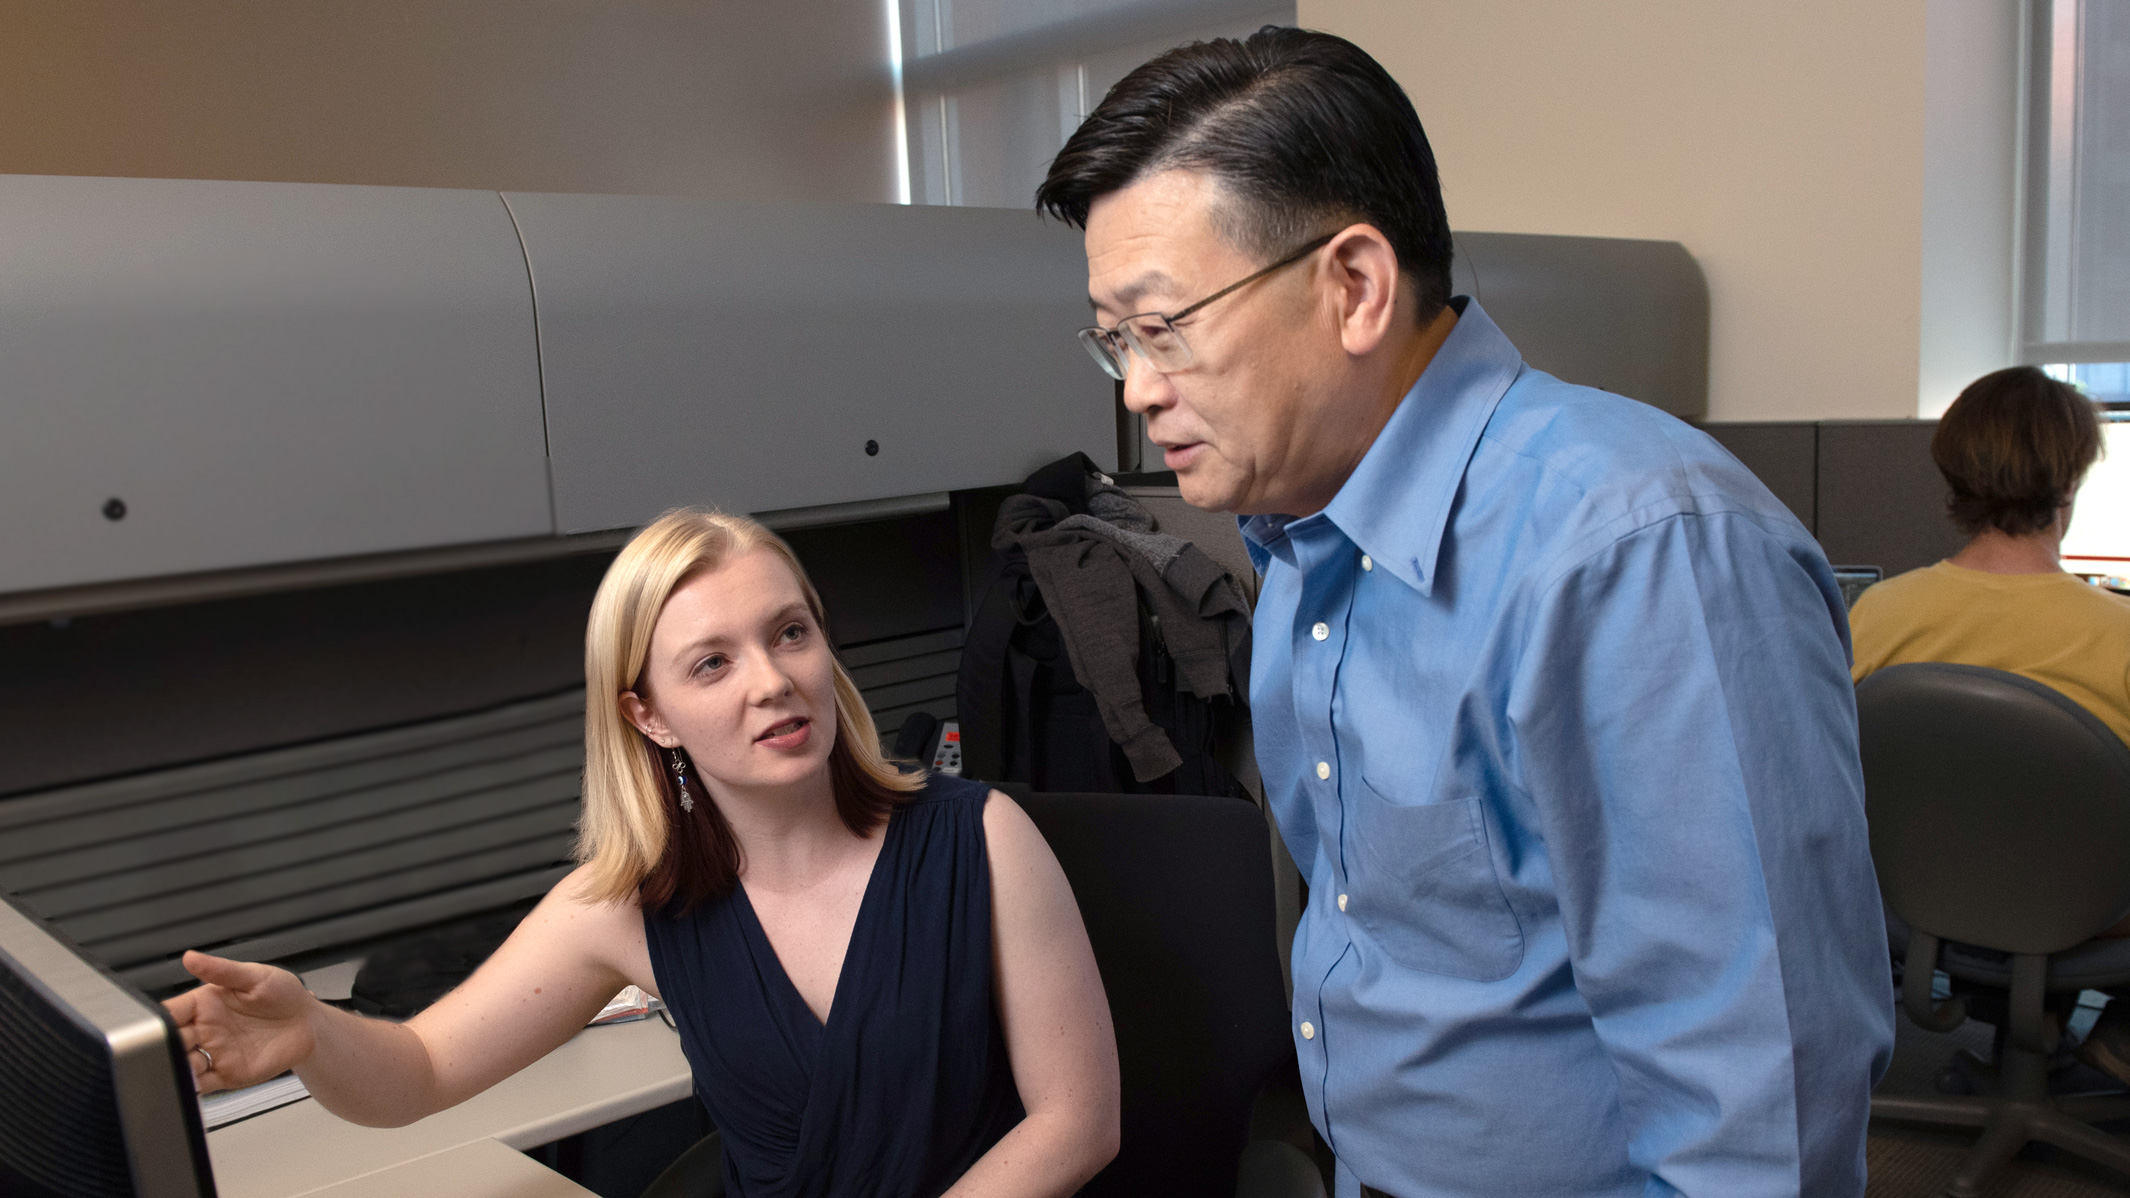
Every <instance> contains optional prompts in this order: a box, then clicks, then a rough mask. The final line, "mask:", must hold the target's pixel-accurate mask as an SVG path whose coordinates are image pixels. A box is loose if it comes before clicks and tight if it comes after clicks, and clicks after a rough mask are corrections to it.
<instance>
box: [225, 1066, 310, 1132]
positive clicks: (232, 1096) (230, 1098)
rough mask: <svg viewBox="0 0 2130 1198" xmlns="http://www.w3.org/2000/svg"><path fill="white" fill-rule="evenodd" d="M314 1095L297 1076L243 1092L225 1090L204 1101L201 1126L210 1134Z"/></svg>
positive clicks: (269, 1082)
mask: <svg viewBox="0 0 2130 1198" xmlns="http://www.w3.org/2000/svg"><path fill="white" fill-rule="evenodd" d="M310 1096H311V1092H310V1091H309V1090H306V1089H304V1087H303V1080H302V1079H301V1078H299V1077H297V1076H296V1075H295V1074H293V1073H284V1074H282V1075H281V1076H280V1077H276V1078H272V1079H269V1080H267V1081H263V1082H260V1083H259V1084H258V1085H256V1086H246V1087H244V1088H243V1089H241V1090H224V1091H222V1092H221V1093H219V1094H209V1095H208V1096H207V1097H205V1098H202V1099H200V1122H201V1123H202V1124H204V1125H205V1126H206V1128H207V1130H208V1131H213V1130H214V1129H215V1128H217V1127H220V1126H222V1125H223V1124H225V1123H235V1122H236V1121H237V1120H239V1119H249V1118H251V1117H252V1116H253V1115H257V1114H259V1113H261V1112H263V1111H270V1110H273V1109H274V1108H275V1107H277V1106H287V1105H288V1104H289V1103H292V1102H300V1101H302V1100H303V1099H306V1098H309V1097H310Z"/></svg>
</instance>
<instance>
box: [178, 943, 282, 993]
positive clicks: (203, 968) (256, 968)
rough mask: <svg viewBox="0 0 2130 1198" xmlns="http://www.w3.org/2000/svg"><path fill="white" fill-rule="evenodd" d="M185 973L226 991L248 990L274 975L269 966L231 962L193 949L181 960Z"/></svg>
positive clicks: (247, 962)
mask: <svg viewBox="0 0 2130 1198" xmlns="http://www.w3.org/2000/svg"><path fill="white" fill-rule="evenodd" d="M182 964H183V965H184V966H185V972H187V973H189V974H191V975H192V976H194V977H196V978H198V979H200V980H201V981H203V982H212V983H214V984H215V985H217V986H221V987H223V988H224V989H228V990H248V989H250V988H251V987H253V986H256V985H258V984H259V983H260V982H263V981H265V980H266V979H267V978H270V977H272V976H273V974H274V969H273V967H272V966H270V965H258V964H254V963H252V962H250V961H232V960H230V959H229V958H227V957H217V956H215V955H213V954H211V953H203V952H200V951H199V950H198V949H193V950H191V951H189V952H187V953H186V954H185V956H184V957H183V958H182Z"/></svg>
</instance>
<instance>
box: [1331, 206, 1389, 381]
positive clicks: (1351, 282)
mask: <svg viewBox="0 0 2130 1198" xmlns="http://www.w3.org/2000/svg"><path fill="white" fill-rule="evenodd" d="M1326 248H1327V249H1329V250H1330V251H1331V252H1330V253H1329V254H1326V255H1325V261H1326V264H1327V265H1326V269H1327V270H1328V271H1329V273H1330V277H1331V284H1332V288H1333V294H1334V296H1335V297H1336V302H1337V305H1338V308H1337V317H1338V322H1339V342H1340V344H1341V345H1342V346H1344V347H1345V350H1346V352H1347V353H1349V354H1351V355H1353V356H1354V357H1357V358H1358V357H1363V356H1365V355H1367V354H1369V353H1372V352H1374V350H1375V348H1376V347H1377V346H1379V345H1381V344H1383V339H1384V337H1385V336H1387V335H1388V334H1389V332H1390V328H1391V322H1392V321H1393V320H1395V319H1397V313H1398V308H1399V304H1398V293H1399V287H1400V284H1401V282H1402V280H1401V278H1400V276H1399V273H1398V252H1397V251H1396V250H1394V249H1392V248H1391V244H1390V238H1388V237H1385V236H1384V235H1383V231H1382V230H1381V229H1378V228H1376V227H1375V226H1374V225H1368V224H1359V225H1349V226H1347V227H1346V228H1344V229H1341V230H1340V231H1339V234H1338V236H1336V237H1334V238H1332V239H1331V244H1330V245H1329V246H1327V247H1326Z"/></svg>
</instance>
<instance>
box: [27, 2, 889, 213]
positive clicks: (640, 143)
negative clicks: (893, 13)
mask: <svg viewBox="0 0 2130 1198" xmlns="http://www.w3.org/2000/svg"><path fill="white" fill-rule="evenodd" d="M886 41H887V33H886V8H885V6H884V5H883V4H881V3H879V0H856V2H852V0H777V2H776V3H773V4H769V3H744V2H741V0H630V2H629V3H625V4H624V3H612V2H608V0H159V2H157V3H151V4H144V3H139V2H138V0H65V2H64V3H56V2H54V0H0V173H20V174H81V175H142V176H161V177H171V178H208V179H261V180H274V181H298V182H320V183H379V184H406V185H414V186H425V187H477V188H496V189H517V190H538V191H602V192H653V193H671V194H745V195H762V196H795V197H797V196H805V197H818V198H824V199H847V200H892V199H893V198H894V179H893V170H894V165H895V164H894V145H893V131H892V126H891V124H890V122H891V119H892V116H891V99H892V92H891V85H890V82H889V79H888V77H887V73H886V59H887V50H886Z"/></svg>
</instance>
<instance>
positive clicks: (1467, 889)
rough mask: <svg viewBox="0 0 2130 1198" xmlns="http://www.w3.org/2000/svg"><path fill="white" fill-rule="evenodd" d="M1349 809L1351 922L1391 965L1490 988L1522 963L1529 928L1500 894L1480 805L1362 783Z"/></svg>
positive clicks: (1472, 801)
mask: <svg viewBox="0 0 2130 1198" xmlns="http://www.w3.org/2000/svg"><path fill="white" fill-rule="evenodd" d="M1360 789H1361V793H1360V795H1359V796H1358V797H1357V798H1358V801H1357V802H1356V803H1355V804H1354V810H1353V811H1352V812H1351V816H1352V819H1353V839H1352V841H1351V842H1349V846H1348V853H1349V855H1348V857H1347V860H1348V862H1349V863H1350V867H1349V871H1348V878H1347V882H1348V886H1349V894H1348V898H1347V907H1348V910H1347V915H1348V917H1349V918H1351V919H1352V920H1353V921H1354V922H1355V923H1356V924H1359V925H1360V927H1361V928H1362V930H1363V931H1365V932H1367V933H1368V935H1369V937H1370V938H1371V939H1372V940H1374V941H1375V943H1376V945H1377V946H1378V947H1380V948H1381V949H1382V950H1383V952H1384V953H1385V954H1386V955H1388V956H1389V957H1390V959H1391V960H1393V961H1396V962H1397V963H1398V964H1400V965H1403V966H1406V967H1407V968H1410V969H1417V970H1420V971H1422V972H1424V973H1436V974H1442V975H1444V976H1447V977H1453V978H1463V979H1465V980H1467V981H1474V982H1494V981H1500V980H1501V979H1502V978H1505V977H1508V976H1509V975H1510V974H1512V973H1515V972H1516V968H1517V966H1519V965H1521V964H1522V963H1523V958H1524V938H1523V930H1522V929H1521V928H1520V927H1519V926H1518V925H1517V922H1516V914H1515V912H1513V911H1511V910H1510V909H1509V903H1508V900H1507V899H1506V898H1504V897H1503V896H1502V892H1501V882H1500V881H1499V879H1497V878H1496V877H1495V876H1494V858H1493V856H1492V854H1490V853H1489V852H1488V851H1487V828H1486V817H1485V814H1484V813H1483V812H1482V811H1481V810H1480V808H1479V800H1478V799H1472V798H1465V799H1450V800H1448V801H1446V802H1440V803H1426V804H1421V805H1418V806H1414V805H1410V804H1402V803H1396V802H1393V801H1391V800H1390V799H1389V798H1388V797H1386V796H1385V795H1384V794H1383V793H1382V792H1380V791H1378V790H1377V789H1376V788H1375V786H1373V785H1372V784H1370V783H1369V781H1368V780H1367V779H1366V778H1363V779H1362V780H1361V788H1360Z"/></svg>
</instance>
